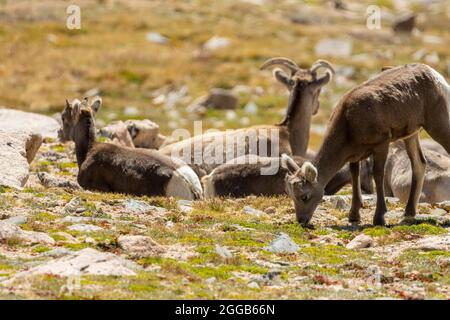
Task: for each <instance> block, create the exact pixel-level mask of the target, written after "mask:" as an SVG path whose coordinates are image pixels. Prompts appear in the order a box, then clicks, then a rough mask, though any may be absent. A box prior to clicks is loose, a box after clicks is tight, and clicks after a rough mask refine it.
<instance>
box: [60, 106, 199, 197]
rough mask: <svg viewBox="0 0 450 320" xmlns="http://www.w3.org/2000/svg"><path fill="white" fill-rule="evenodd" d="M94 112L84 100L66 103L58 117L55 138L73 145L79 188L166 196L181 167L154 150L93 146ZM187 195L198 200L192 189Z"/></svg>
mask: <svg viewBox="0 0 450 320" xmlns="http://www.w3.org/2000/svg"><path fill="white" fill-rule="evenodd" d="M100 101H101V100H100ZM94 103H95V101H94ZM100 103H101V102H100ZM97 109H98V107H97ZM94 111H96V110H94V109H93V108H92V107H87V100H84V101H83V102H81V103H80V102H79V101H75V102H73V103H72V104H69V103H67V106H66V108H65V109H64V111H63V113H62V121H63V128H62V130H61V131H60V134H59V135H60V138H61V140H62V141H68V140H71V141H74V142H75V151H76V156H77V162H78V166H79V172H78V183H79V184H80V186H82V187H83V188H84V189H88V190H95V191H103V192H118V193H126V194H133V195H161V196H162V195H167V190H166V188H167V186H168V184H169V182H170V181H171V179H173V178H174V176H175V174H176V170H177V169H179V168H180V167H182V166H183V165H185V164H184V163H182V162H181V161H179V160H178V159H177V160H175V161H174V160H172V159H171V158H170V157H167V156H165V155H163V154H160V153H159V152H158V151H155V150H145V149H135V148H129V147H123V146H118V145H115V144H111V143H100V142H96V140H95V125H94V114H93V113H94ZM189 193H191V194H192V197H189V198H200V197H201V196H202V195H201V192H197V190H195V188H193V187H192V188H191V190H190V191H186V192H185V193H184V194H189Z"/></svg>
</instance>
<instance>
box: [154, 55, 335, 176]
mask: <svg viewBox="0 0 450 320" xmlns="http://www.w3.org/2000/svg"><path fill="white" fill-rule="evenodd" d="M272 66H280V67H282V68H283V69H285V70H286V72H285V71H283V70H282V69H280V68H276V69H275V70H274V71H273V75H274V77H275V78H276V79H277V80H278V81H279V82H281V83H282V84H284V85H285V86H286V87H287V88H288V89H289V91H290V97H289V103H288V107H287V112H286V116H285V119H284V120H283V122H281V124H278V125H262V126H254V127H249V128H242V129H238V130H229V131H225V132H224V131H221V132H213V133H207V134H203V135H199V136H195V137H192V138H190V139H186V140H182V141H179V142H176V143H172V144H169V145H167V146H165V147H163V148H161V152H163V153H164V154H166V155H173V156H175V155H177V154H178V153H179V152H180V153H182V154H181V155H180V157H181V158H182V159H184V160H185V161H186V162H187V163H190V164H192V165H191V166H192V167H193V168H194V170H195V171H196V172H197V174H198V175H199V176H203V175H205V174H209V173H210V172H211V171H212V170H213V169H214V168H215V167H217V166H219V165H221V164H223V163H224V162H226V161H227V160H231V159H234V158H236V157H239V156H243V155H246V154H257V155H262V156H269V157H270V156H279V154H280V153H288V154H293V155H298V156H305V155H306V152H307V148H308V143H309V131H310V126H311V117H312V116H313V115H314V114H316V113H317V111H318V109H319V95H320V91H321V88H322V87H323V86H324V85H326V84H327V83H328V82H329V81H330V80H331V78H332V75H333V74H334V69H333V67H332V66H331V64H330V63H329V62H327V61H324V60H318V61H317V62H316V63H314V64H313V65H312V67H311V68H310V69H306V70H305V69H301V68H300V67H299V66H298V65H297V64H296V63H295V62H293V61H292V60H290V59H287V58H273V59H269V60H267V61H266V62H265V63H264V64H263V65H262V66H261V69H266V68H269V67H272ZM320 68H324V69H325V70H326V72H325V74H324V75H322V76H320V77H319V76H317V71H318V70H319V69H320ZM273 133H278V135H279V136H278V139H276V138H277V136H276V135H275V134H273ZM273 137H275V141H272V138H273ZM240 139H243V140H240ZM263 139H266V141H267V145H266V146H267V151H268V152H267V153H266V154H263V152H261V150H258V147H257V146H258V145H259V144H260V143H262V142H263V141H264V140H263ZM249 140H252V141H251V142H253V144H252V143H250V142H249ZM230 142H231V143H230ZM275 145H276V146H277V147H278V150H276V149H275V148H274V146H275ZM196 146H200V148H198V149H197V148H196ZM238 148H241V149H240V150H238ZM217 150H219V151H217ZM237 150H238V151H237ZM275 150H276V151H275ZM272 151H274V152H272ZM215 152H218V154H215ZM272 153H273V154H272ZM199 154H200V157H199V158H200V159H199V160H200V161H195V156H196V155H197V157H198V155H199ZM218 158H219V159H218ZM217 159H218V160H217Z"/></svg>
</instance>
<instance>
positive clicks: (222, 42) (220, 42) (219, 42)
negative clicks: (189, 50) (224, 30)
mask: <svg viewBox="0 0 450 320" xmlns="http://www.w3.org/2000/svg"><path fill="white" fill-rule="evenodd" d="M230 44H231V41H230V40H229V39H227V38H224V37H218V36H214V37H212V38H211V39H209V40H208V41H206V42H205V44H204V45H203V48H204V49H206V50H208V51H215V50H218V49H222V48H226V47H228V46H229V45H230Z"/></svg>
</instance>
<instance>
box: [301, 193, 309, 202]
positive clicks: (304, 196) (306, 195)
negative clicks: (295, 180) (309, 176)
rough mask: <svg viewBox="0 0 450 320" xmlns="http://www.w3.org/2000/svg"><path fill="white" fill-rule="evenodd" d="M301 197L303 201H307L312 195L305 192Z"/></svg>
mask: <svg viewBox="0 0 450 320" xmlns="http://www.w3.org/2000/svg"><path fill="white" fill-rule="evenodd" d="M301 199H302V201H303V202H306V201H308V200H309V199H311V195H310V194H304V195H303V196H302V197H301Z"/></svg>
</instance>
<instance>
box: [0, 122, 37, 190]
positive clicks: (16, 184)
mask: <svg viewBox="0 0 450 320" xmlns="http://www.w3.org/2000/svg"><path fill="white" fill-rule="evenodd" d="M41 144H42V136H41V135H39V134H31V133H27V132H24V131H16V132H12V131H3V130H0V185H2V186H6V187H12V188H21V187H23V186H24V185H25V183H26V182H27V180H28V176H29V163H31V161H33V159H34V156H35V155H36V152H37V151H38V149H39V147H40V146H41Z"/></svg>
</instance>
